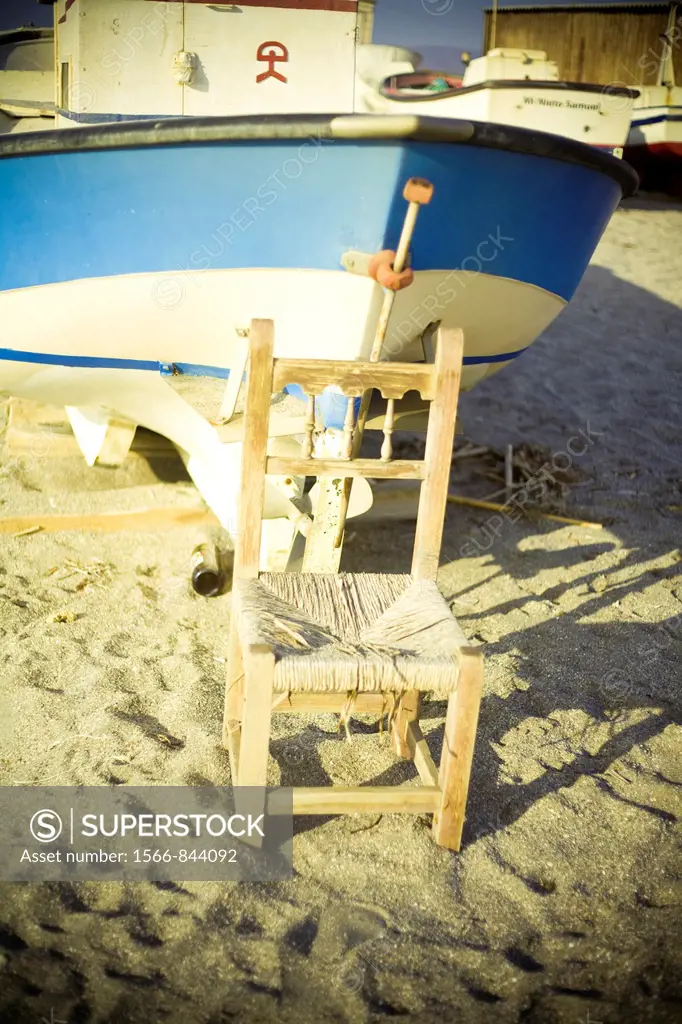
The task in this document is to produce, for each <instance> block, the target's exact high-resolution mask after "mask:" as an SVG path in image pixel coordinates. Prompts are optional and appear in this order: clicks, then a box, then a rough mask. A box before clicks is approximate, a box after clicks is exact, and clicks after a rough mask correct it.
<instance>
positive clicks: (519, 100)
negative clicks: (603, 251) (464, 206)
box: [356, 44, 639, 156]
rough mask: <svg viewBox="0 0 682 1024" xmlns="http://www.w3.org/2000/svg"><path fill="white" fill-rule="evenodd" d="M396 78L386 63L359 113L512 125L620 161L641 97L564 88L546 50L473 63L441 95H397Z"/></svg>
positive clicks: (499, 53)
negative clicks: (580, 144)
mask: <svg viewBox="0 0 682 1024" xmlns="http://www.w3.org/2000/svg"><path fill="white" fill-rule="evenodd" d="M371 47H372V44H367V48H370V49H371ZM360 49H362V47H360ZM412 71H413V73H414V72H415V71H416V67H415V68H413V69H412ZM405 73H406V71H404V70H403V71H401V74H402V75H405ZM425 74H427V73H425ZM377 77H378V75H377ZM395 77H396V72H395V71H394V70H393V69H391V68H390V67H389V66H388V65H387V66H386V73H385V75H384V76H383V81H382V82H381V83H380V84H379V85H378V87H377V88H375V89H374V90H373V91H371V92H369V93H368V92H367V91H365V92H364V93H363V94H362V95H360V96H359V97H358V104H357V106H356V109H358V110H365V111H368V112H369V111H371V112H373V113H384V114H391V113H411V114H420V115H425V114H428V115H429V116H432V117H454V118H471V119H472V120H476V121H491V122H493V123H495V124H506V125H514V126H516V127H519V128H529V129H532V130H534V131H541V132H548V133H551V134H553V135H562V136H564V138H569V139H575V140H576V141H579V142H585V143H587V144H588V145H590V146H595V147H597V148H599V149H605V150H607V151H608V152H610V153H612V154H614V155H615V156H622V154H623V147H624V145H625V140H626V138H627V134H628V131H629V128H630V119H631V114H632V105H633V102H634V100H635V99H636V98H637V96H638V95H639V93H638V91H637V90H636V89H628V88H625V87H624V86H620V85H617V86H616V85H614V86H608V87H604V86H601V85H589V84H584V83H582V82H563V81H561V80H560V78H559V69H558V65H557V64H556V62H555V61H550V60H547V54H546V53H544V52H543V51H542V50H518V49H495V50H490V51H489V52H488V53H487V54H486V56H485V57H477V58H476V59H475V60H472V61H470V62H469V64H468V65H467V68H466V70H465V72H464V76H463V78H462V79H461V84H451V83H450V82H448V81H447V80H446V81H445V83H443V82H442V81H441V82H440V83H439V84H440V88H439V89H437V90H436V89H429V88H421V89H414V88H398V89H396V87H395ZM440 77H441V79H442V77H443V76H442V75H441V76H440ZM453 77H454V76H453ZM443 85H444V86H445V87H443Z"/></svg>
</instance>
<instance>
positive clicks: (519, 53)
mask: <svg viewBox="0 0 682 1024" xmlns="http://www.w3.org/2000/svg"><path fill="white" fill-rule="evenodd" d="M500 79H507V80H512V81H516V82H522V81H533V82H558V81H559V65H558V64H557V63H556V61H553V60H547V54H546V53H545V52H544V50H511V49H507V48H505V49H496V50H489V51H488V53H487V54H486V55H485V57H477V58H476V59H475V60H472V61H470V62H469V64H468V65H467V69H466V71H465V72H464V79H463V82H462V84H463V86H464V87H466V86H468V85H478V84H479V83H481V82H494V81H499V80H500Z"/></svg>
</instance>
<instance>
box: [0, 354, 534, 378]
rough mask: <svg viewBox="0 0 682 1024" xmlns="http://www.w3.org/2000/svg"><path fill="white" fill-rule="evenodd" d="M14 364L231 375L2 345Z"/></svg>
mask: <svg viewBox="0 0 682 1024" xmlns="http://www.w3.org/2000/svg"><path fill="white" fill-rule="evenodd" d="M525 351H526V349H525V348H521V349H519V350H518V351H517V352H503V353H501V354H499V355H494V356H465V357H464V364H465V366H476V365H479V364H483V363H507V362H510V361H511V360H512V359H516V357H517V356H520V355H522V353H524V352H525ZM3 359H4V360H7V361H8V362H12V363H38V364H40V365H43V366H74V367H79V368H80V369H90V370H151V371H152V372H154V373H161V374H163V375H164V376H169V375H170V374H172V373H173V372H174V371H175V372H176V373H178V374H181V375H183V376H187V377H221V378H227V377H229V375H230V371H229V369H227V368H226V367H224V366H205V365H203V364H201V363H159V362H156V361H155V360H153V359H114V358H110V357H108V356H64V355H53V354H52V353H49V352H19V351H17V350H16V349H12V348H0V360H3Z"/></svg>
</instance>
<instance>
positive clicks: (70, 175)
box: [0, 138, 621, 301]
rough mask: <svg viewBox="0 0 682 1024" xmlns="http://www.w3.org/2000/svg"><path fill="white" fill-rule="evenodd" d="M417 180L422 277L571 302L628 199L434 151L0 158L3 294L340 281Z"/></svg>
mask: <svg viewBox="0 0 682 1024" xmlns="http://www.w3.org/2000/svg"><path fill="white" fill-rule="evenodd" d="M412 177H419V178H427V179H428V180H429V181H432V182H433V185H434V198H433V201H432V202H431V203H430V204H429V205H428V206H426V207H424V208H423V209H422V211H421V213H420V215H419V219H418V221H417V226H416V229H415V233H414V238H413V244H412V266H413V268H414V269H415V270H439V271H445V272H446V273H447V271H450V270H452V271H454V272H456V271H457V270H459V269H461V270H465V271H470V272H474V273H483V274H486V275H490V276H492V277H504V278H507V279H509V280H512V281H519V282H523V283H525V284H531V285H534V286H536V287H538V288H542V289H543V290H544V291H547V292H549V293H551V294H553V295H557V296H559V297H561V298H562V299H565V300H566V301H568V300H569V299H570V298H571V297H572V296H573V293H574V292H575V289H576V288H577V286H578V284H579V282H580V279H581V278H582V276H583V273H584V271H585V268H586V267H587V264H588V263H589V260H590V257H591V256H592V253H593V251H594V249H595V247H596V245H597V242H598V241H599V238H600V237H601V235H602V233H603V231H604V228H605V227H606V224H607V223H608V221H609V219H610V217H611V214H612V213H613V210H614V209H615V208H616V206H617V204H618V202H619V201H620V197H621V189H620V186H619V185H618V184H617V182H616V181H614V180H613V179H611V178H610V177H608V176H607V175H606V174H602V173H601V172H599V171H597V170H593V169H591V168H588V167H583V166H580V165H578V164H572V163H568V162H564V161H558V160H553V159H550V158H548V157H540V156H534V155H527V154H522V153H516V152H512V151H507V150H496V149H487V148H485V147H480V146H473V145H467V144H456V145H453V144H448V143H442V142H419V141H409V140H407V141H399V142H394V141H386V142H380V141H376V140H367V141H366V142H365V141H362V140H361V141H357V140H345V139H337V140H334V141H332V140H326V139H325V140H320V139H314V138H311V139H308V140H305V141H304V142H303V143H301V142H300V140H284V139H279V140H274V141H273V140H269V141H267V142H239V143H222V142H218V143H210V144H208V143H206V144H202V143H183V144H182V145H179V144H177V145H167V146H158V147H157V146H150V147H139V148H137V149H135V148H130V149H112V150H101V151H83V152H68V153H50V154H41V155H36V156H22V157H10V158H7V159H3V160H0V195H2V196H3V202H2V207H3V216H2V218H0V292H1V291H2V290H9V289H14V288H27V287H30V286H34V285H42V284H55V283H58V282H65V281H78V280H82V279H85V278H96V277H114V276H121V275H126V274H136V273H163V272H164V271H165V272H177V271H178V270H186V271H187V273H188V274H189V275H190V278H191V275H192V274H193V272H194V271H198V270H236V269H262V268H268V269H272V270H275V271H276V270H280V269H292V270H295V269H304V270H333V271H337V272H340V273H342V271H341V262H340V261H341V257H342V255H343V253H345V252H348V251H350V250H352V249H355V250H358V251H360V252H367V253H375V252H379V251H380V250H382V249H395V248H396V246H397V244H398V239H399V237H400V232H401V229H402V225H403V221H404V218H405V209H406V203H405V200H404V199H403V197H402V191H403V187H404V184H405V182H406V181H407V179H408V178H412ZM188 287H189V285H188ZM443 287H446V285H443ZM438 296H439V298H441V299H444V294H441V292H440V291H439V292H438ZM444 301H448V300H444Z"/></svg>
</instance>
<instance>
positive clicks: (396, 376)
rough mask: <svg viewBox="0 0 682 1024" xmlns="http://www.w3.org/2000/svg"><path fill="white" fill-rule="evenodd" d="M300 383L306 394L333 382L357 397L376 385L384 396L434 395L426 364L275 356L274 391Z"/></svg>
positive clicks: (317, 391)
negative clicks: (409, 392) (414, 393)
mask: <svg viewBox="0 0 682 1024" xmlns="http://www.w3.org/2000/svg"><path fill="white" fill-rule="evenodd" d="M287 384H299V385H300V387H301V390H302V391H304V392H305V393H306V395H320V394H321V393H322V392H323V391H324V389H325V388H328V387H330V385H332V384H334V385H336V387H337V388H338V389H339V391H340V392H341V393H342V394H344V395H347V396H349V397H354V398H357V397H359V396H360V395H362V394H364V392H365V391H370V390H371V389H372V388H376V390H377V391H379V392H380V393H381V394H382V396H383V397H384V398H402V397H403V395H404V394H405V393H406V392H407V391H418V392H419V393H420V395H421V396H422V398H423V399H424V400H425V401H430V400H431V399H432V398H433V394H434V391H433V389H434V376H433V366H430V365H425V364H423V363H383V362H382V363H360V362H350V361H349V360H341V359H276V360H275V375H274V385H273V390H274V391H283V390H284V388H285V387H286V386H287Z"/></svg>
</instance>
